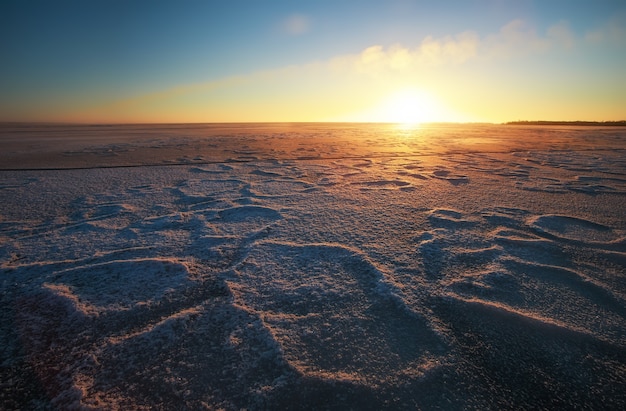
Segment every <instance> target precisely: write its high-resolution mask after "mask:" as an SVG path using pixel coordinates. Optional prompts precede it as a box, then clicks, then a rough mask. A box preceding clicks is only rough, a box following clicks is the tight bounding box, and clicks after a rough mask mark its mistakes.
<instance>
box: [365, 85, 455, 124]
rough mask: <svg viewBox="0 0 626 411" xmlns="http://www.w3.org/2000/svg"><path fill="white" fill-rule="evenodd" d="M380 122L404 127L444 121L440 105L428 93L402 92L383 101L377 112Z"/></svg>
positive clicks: (409, 90)
mask: <svg viewBox="0 0 626 411" xmlns="http://www.w3.org/2000/svg"><path fill="white" fill-rule="evenodd" d="M377 117H379V118H380V121H384V122H389V123H399V124H402V125H405V126H410V125H419V124H421V123H428V122H436V121H446V120H445V113H444V112H443V110H442V108H441V105H440V104H439V103H438V102H437V100H436V99H435V98H433V97H432V96H431V95H429V94H428V93H425V92H423V91H417V90H411V89H407V90H402V91H399V92H396V93H394V94H392V95H391V96H389V97H388V98H387V99H385V100H384V101H383V103H382V104H381V106H380V109H379V111H378V116H377Z"/></svg>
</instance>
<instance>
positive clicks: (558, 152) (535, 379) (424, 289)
mask: <svg viewBox="0 0 626 411" xmlns="http://www.w3.org/2000/svg"><path fill="white" fill-rule="evenodd" d="M309 127H312V126H309ZM360 127H361V129H358V128H356V126H355V127H354V128H346V127H344V128H340V129H337V130H334V131H333V129H332V128H331V127H326V128H322V131H323V133H322V134H321V137H320V135H317V134H315V133H314V132H313V131H311V130H309V129H307V128H306V127H303V130H305V131H306V132H303V131H301V132H298V133H296V132H295V131H292V134H289V130H287V131H284V130H278V131H276V130H270V131H268V130H263V129H261V128H259V129H258V130H257V129H254V128H252V129H245V130H244V131H245V132H246V133H247V134H245V136H243V137H241V136H238V134H237V133H236V132H235V130H234V129H228V130H225V131H224V130H222V131H220V132H221V133H230V134H231V135H232V136H231V137H232V140H230V141H229V142H228V144H230V145H232V146H239V147H240V148H239V151H238V152H237V153H232V152H231V153H230V154H228V155H224V153H225V152H226V151H228V150H224V149H223V148H224V145H220V144H221V143H220V142H221V141H223V140H224V141H225V140H226V139H227V138H228V135H227V134H224V135H221V134H220V135H218V136H216V135H217V134H219V133H218V132H217V131H215V130H213V131H212V135H210V136H208V137H207V136H205V137H204V138H205V140H202V141H201V143H197V141H200V140H199V139H200V137H194V138H193V139H191V138H185V135H181V136H180V138H179V139H177V138H175V136H176V133H181V130H176V129H174V130H171V129H165V128H164V129H159V130H160V131H159V130H157V129H156V128H155V130H156V131H155V130H152V131H149V132H148V131H147V132H146V133H148V134H150V133H152V134H157V131H159V132H161V133H164V134H167V135H168V136H170V137H168V139H167V141H166V142H165V143H163V142H162V141H161V142H160V143H158V144H161V146H159V147H162V149H163V150H165V151H164V152H165V153H166V154H162V155H161V157H159V158H157V159H156V160H155V159H154V158H152V157H149V156H148V157H146V156H145V155H142V154H141V153H144V154H145V152H151V151H150V150H157V148H154V147H157V146H158V144H157V142H155V141H153V137H152V134H150V136H149V137H150V139H146V140H145V141H144V142H143V143H141V141H143V140H141V141H139V140H138V141H139V142H138V141H131V140H129V141H128V143H126V145H119V144H117V143H116V144H117V145H114V146H113V145H111V146H107V145H104V146H103V147H104V148H107V150H109V151H107V150H104V149H103V151H102V153H104V154H106V153H114V152H115V150H118V151H119V150H122V149H123V150H124V151H123V153H128V152H130V153H134V155H135V157H131V156H130V155H129V157H124V161H125V163H124V164H117V163H112V164H113V165H116V166H119V165H132V166H133V167H116V168H101V167H98V166H100V165H102V164H100V163H98V162H97V161H96V162H95V163H93V164H92V165H91V166H95V167H93V168H88V169H62V168H64V167H65V168H67V167H70V168H71V167H75V166H81V167H82V166H83V165H84V164H83V163H85V164H87V163H89V159H90V158H92V157H90V156H95V157H93V158H96V159H98V161H103V160H102V157H101V156H99V155H100V154H102V153H100V154H98V155H94V154H93V151H94V150H93V149H92V151H86V150H85V149H84V148H83V149H78V148H75V147H74V148H72V149H71V150H74V151H71V150H69V149H67V150H69V151H67V150H66V156H68V157H71V159H70V160H69V162H65V163H63V162H60V163H59V162H58V159H55V158H52V160H50V161H51V162H50V163H41V164H43V165H44V166H45V167H44V168H48V169H47V170H32V169H30V170H27V169H24V170H16V169H14V168H16V167H13V164H9V163H5V164H4V165H5V166H6V167H4V168H5V170H4V171H0V177H1V179H0V199H1V205H2V207H1V209H0V286H1V304H2V310H1V318H0V320H1V322H0V343H1V344H0V348H1V350H2V351H1V354H2V357H1V360H2V364H1V366H2V385H1V388H0V389H1V393H0V395H1V398H0V408H2V409H57V408H58V409H79V408H82V409H120V410H127V409H150V410H153V409H193V410H195V409H227V410H231V409H232V410H238V409H251V410H256V409H338V410H339V409H341V410H343V409H351V408H352V409H420V408H421V409H438V408H443V409H506V408H568V409H572V408H576V407H580V408H594V409H623V407H624V406H626V206H625V204H626V131H624V130H621V129H612V130H607V129H597V130H596V129H584V130H581V129H567V128H565V129H560V128H543V129H539V128H536V129H524V128H521V129H520V128H508V129H507V128H506V127H501V128H488V129H487V130H486V131H485V130H484V129H480V127H478V128H471V127H468V126H466V129H462V128H459V127H457V128H455V129H452V128H441V129H432V130H428V131H427V132H424V133H425V134H423V135H422V134H419V133H418V132H416V133H418V134H416V135H412V134H411V133H409V132H406V131H405V132H403V133H400V132H395V133H391V132H388V134H384V131H381V130H379V129H377V128H376V127H374V129H373V130H372V129H370V128H368V127H367V126H360ZM372 127H373V126H372ZM255 130H256V131H255ZM307 130H308V131H307ZM131 131H133V133H134V134H133V135H135V134H139V131H137V130H135V129H132V130H131ZM127 132H128V133H130V131H128V130H127ZM109 133H111V135H112V136H113V137H115V136H117V135H119V133H121V132H120V131H119V130H117V129H116V130H113V131H109ZM116 133H117V134H116ZM255 133H257V134H258V136H257V137H254V140H253V144H250V139H251V138H252V137H250V135H255ZM307 133H308V134H307ZM320 133H321V131H320ZM324 133H325V134H324ZM333 133H335V134H333ZM377 133H379V134H377ZM464 133H465V134H464ZM490 133H491V134H490ZM122 134H123V133H122ZM209 134H211V133H209ZM311 134H315V135H316V136H317V139H315V140H309V139H307V136H310V135H311ZM478 134H480V136H482V137H484V138H485V140H481V141H487V142H488V144H485V147H487V148H488V149H481V147H482V146H481V145H480V144H479V143H477V142H476V141H479V140H476V138H477V137H476V135H478ZM28 135H29V136H30V137H29V138H31V139H34V138H35V137H33V134H32V133H31V134H28ZM335 135H337V139H336V144H334V143H333V142H335V140H333V136H335ZM463 135H467V136H468V139H469V140H468V141H472V143H471V144H473V145H474V146H475V147H474V149H473V150H468V149H466V148H467V147H465V146H463V147H465V148H463V147H461V148H463V149H459V150H456V149H455V150H449V148H450V147H448V146H446V142H454V141H456V142H459V141H461V142H462V136H463ZM420 136H421V137H420ZM525 136H527V137H528V138H527V140H528V141H527V142H525V141H526V140H524V138H525ZM568 136H570V137H571V139H570V140H568ZM113 137H112V138H113ZM59 138H60V137H59ZM101 138H102V139H104V137H101ZM136 138H137V139H139V137H136ZM264 138H266V139H267V140H268V141H270V142H271V141H274V142H276V141H283V140H285V139H287V140H289V142H288V143H289V144H287V143H285V147H287V148H284V147H283V148H281V147H282V146H278V145H275V144H274V145H272V144H269V143H268V146H263V141H264V140H263V139H264ZM420 138H422V139H421V140H420ZM472 138H473V140H472ZM151 139H152V140H151ZM368 139H374V140H371V141H370V142H369V143H367V140H368ZM376 139H378V140H376ZM61 140H62V139H61ZM73 141H74V140H73ZM164 141H165V140H164ZM172 141H174V142H177V144H178V143H180V145H181V147H182V148H180V147H179V148H180V150H183V151H184V150H192V149H193V150H196V151H197V155H196V157H195V159H194V158H192V157H189V158H188V159H187V160H188V161H185V162H189V163H190V164H180V161H176V158H174V157H172V155H174V156H175V155H177V154H176V150H178V149H177V146H176V145H175V144H173V143H172ZM349 141H354V144H353V145H350V144H348V143H346V142H349ZM497 141H500V143H498V144H500V145H497V144H496V142H497ZM507 141H508V143H507ZM236 142H238V143H236ZM246 142H248V146H246V144H245V143H246ZM192 143H193V144H196V143H197V144H199V146H198V147H196V146H193V147H191V148H190V147H189V145H190V144H191V145H193V144H192ZM531 143H532V144H531ZM72 144H77V143H76V142H73V143H72ZM89 144H91V143H89V142H88V141H86V140H85V142H84V144H83V146H84V147H88V146H89ZM150 144H151V146H150V147H152V148H151V149H150V150H148V148H146V147H148V146H149V145H150ZM224 144H226V143H224ZM228 144H226V145H228ZM368 144H369V145H368ZM455 144H456V143H455ZM459 144H460V143H459ZM468 144H469V143H468ZM394 145H397V147H396V149H395V150H394V148H393V147H394ZM521 145H523V146H524V150H518V149H517V148H519V147H518V146H521ZM530 145H533V146H534V147H533V148H532V149H531V148H530V147H528V146H530ZM83 146H81V147H83ZM400 146H401V147H400ZM72 147H73V146H72ZM194 147H195V148H194ZM207 147H208V148H207ZM211 147H218V148H219V147H221V148H219V150H222V151H220V153H221V154H220V155H221V156H222V157H219V156H217V154H215V153H214V151H211ZM363 147H369V151H363ZM381 147H382V148H381ZM419 147H424V151H420V150H419ZM494 147H495V148H496V149H495V150H494V149H493V148H494ZM352 148H354V150H355V151H354V152H351V153H350V152H349V151H350V150H351V149H352ZM16 150H17V149H16ZM142 150H144V151H142ZM146 150H147V151H146ZM168 150H169V151H168ZM203 150H206V151H203ZM216 150H218V149H217V148H216ZM280 150H283V151H280ZM359 150H360V151H359ZM279 151H280V152H279ZM16 152H17V151H16ZM172 153H174V154H172ZM211 153H213V154H215V156H216V157H214V158H213V157H212V158H211V161H207V158H208V157H210V156H211V155H212V154H211ZM104 154H103V155H104ZM296 154H299V155H296ZM5 155H6V153H5ZM16 155H17V154H16ZM123 155H126V154H123ZM151 155H152V154H151ZM72 156H74V157H72ZM80 156H82V157H80ZM233 156H234V157H233ZM79 157H80V158H81V160H80V161H79V162H78V163H76V161H78V160H76V159H77V158H79ZM218 157H219V158H218ZM235 157H236V158H235ZM170 160H171V161H170ZM42 161H43V160H42ZM55 161H56V163H55ZM168 161H170V162H176V163H177V165H167V162H168ZM148 163H149V164H150V166H148ZM7 168H11V169H12V170H7ZM17 168H19V167H17ZM51 168H56V169H51Z"/></svg>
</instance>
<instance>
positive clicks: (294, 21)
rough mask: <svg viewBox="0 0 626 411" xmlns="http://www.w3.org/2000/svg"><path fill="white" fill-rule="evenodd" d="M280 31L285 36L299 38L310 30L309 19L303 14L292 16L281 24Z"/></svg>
mask: <svg viewBox="0 0 626 411" xmlns="http://www.w3.org/2000/svg"><path fill="white" fill-rule="evenodd" d="M282 29H283V31H284V32H286V33H287V34H290V35H292V36H299V35H301V34H304V33H306V32H308V31H309V30H310V29H311V19H310V18H308V17H307V16H305V15H303V14H292V15H291V16H289V17H287V18H286V19H285V20H284V21H283V22H282Z"/></svg>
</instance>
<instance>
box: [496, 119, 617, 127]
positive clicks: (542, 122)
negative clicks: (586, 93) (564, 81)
mask: <svg viewBox="0 0 626 411" xmlns="http://www.w3.org/2000/svg"><path fill="white" fill-rule="evenodd" d="M504 124H506V125H515V126H625V127H626V120H620V121H546V120H539V121H521V120H520V121H509V122H508V123H504Z"/></svg>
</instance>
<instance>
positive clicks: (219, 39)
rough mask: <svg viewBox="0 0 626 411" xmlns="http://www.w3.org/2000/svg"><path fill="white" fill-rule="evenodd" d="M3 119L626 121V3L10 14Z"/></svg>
mask: <svg viewBox="0 0 626 411" xmlns="http://www.w3.org/2000/svg"><path fill="white" fill-rule="evenodd" d="M0 42H1V43H0V61H1V63H0V121H62V122H65V121H70V122H122V123H125V122H230V121H487V122H504V121H511V120H520V119H521V120H539V119H542V120H599V121H604V120H622V119H626V1H623V0H616V1H602V0H596V1H591V0H589V1H577V0H569V1H550V0H541V1H525V0H512V1H506V0H491V1H489V0H483V1H432V0H429V1H410V0H397V1H393V0H390V1H382V0H379V1H367V0H358V1H356V0H355V1H352V0H331V1H323V0H317V1H304V0H303V1H271V0H265V1H239V0H230V1H191V0H181V1H158V0H151V1H131V0H125V1H117V0H108V1H104V0H102V1H84V0H83V1H63V0H55V1H28V0H17V1H12V0H4V1H2V2H0Z"/></svg>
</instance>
